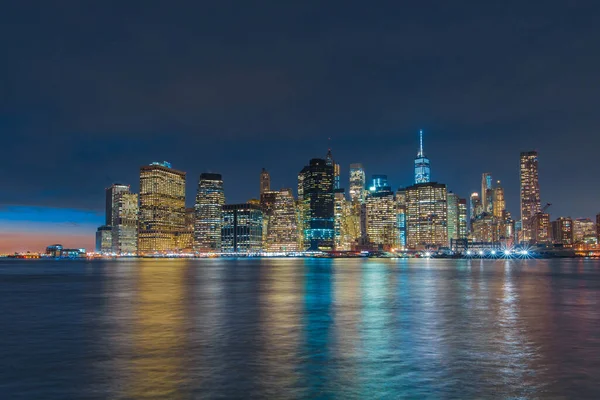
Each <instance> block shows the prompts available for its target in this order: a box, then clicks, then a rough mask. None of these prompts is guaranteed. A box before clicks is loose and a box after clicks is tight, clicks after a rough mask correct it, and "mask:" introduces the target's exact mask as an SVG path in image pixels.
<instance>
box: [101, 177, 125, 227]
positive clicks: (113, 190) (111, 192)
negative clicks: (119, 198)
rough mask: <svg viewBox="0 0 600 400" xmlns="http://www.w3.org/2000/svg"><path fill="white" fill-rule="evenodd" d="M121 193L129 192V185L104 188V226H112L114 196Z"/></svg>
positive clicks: (114, 185)
mask: <svg viewBox="0 0 600 400" xmlns="http://www.w3.org/2000/svg"><path fill="white" fill-rule="evenodd" d="M121 192H127V193H128V192H129V185H122V184H120V183H115V184H113V185H111V186H110V187H108V188H106V212H105V214H104V216H105V219H106V222H105V225H107V226H112V215H113V211H112V210H113V204H114V202H115V199H114V198H115V196H116V195H117V194H119V193H121Z"/></svg>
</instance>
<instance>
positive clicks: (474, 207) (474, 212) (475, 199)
mask: <svg viewBox="0 0 600 400" xmlns="http://www.w3.org/2000/svg"><path fill="white" fill-rule="evenodd" d="M482 212H483V206H482V204H481V198H480V197H479V193H476V192H475V193H471V207H470V214H469V219H470V220H471V221H473V220H474V219H475V218H476V217H477V216H479V215H480V214H481V213H482Z"/></svg>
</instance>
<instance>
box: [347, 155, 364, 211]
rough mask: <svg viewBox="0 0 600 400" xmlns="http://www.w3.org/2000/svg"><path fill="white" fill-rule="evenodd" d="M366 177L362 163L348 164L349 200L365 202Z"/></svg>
mask: <svg viewBox="0 0 600 400" xmlns="http://www.w3.org/2000/svg"><path fill="white" fill-rule="evenodd" d="M365 186H366V177H365V170H364V168H363V166H362V164H350V200H352V202H353V203H361V204H362V203H364V202H365Z"/></svg>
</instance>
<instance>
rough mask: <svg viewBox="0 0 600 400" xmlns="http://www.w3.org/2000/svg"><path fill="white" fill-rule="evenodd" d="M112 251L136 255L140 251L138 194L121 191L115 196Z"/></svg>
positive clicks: (118, 253) (119, 253)
mask: <svg viewBox="0 0 600 400" xmlns="http://www.w3.org/2000/svg"><path fill="white" fill-rule="evenodd" d="M113 200H114V203H113V207H112V213H113V214H112V230H111V232H112V252H113V253H115V254H117V255H135V254H137V252H138V215H139V206H138V195H137V194H135V193H130V192H129V191H126V192H124V191H121V192H119V193H117V194H116V195H115V196H114V197H113Z"/></svg>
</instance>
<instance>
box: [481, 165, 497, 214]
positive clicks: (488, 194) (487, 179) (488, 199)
mask: <svg viewBox="0 0 600 400" xmlns="http://www.w3.org/2000/svg"><path fill="white" fill-rule="evenodd" d="M481 206H482V207H483V212H485V213H488V214H492V212H493V210H494V205H493V190H492V174H490V173H489V172H485V173H483V175H482V176H481Z"/></svg>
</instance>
